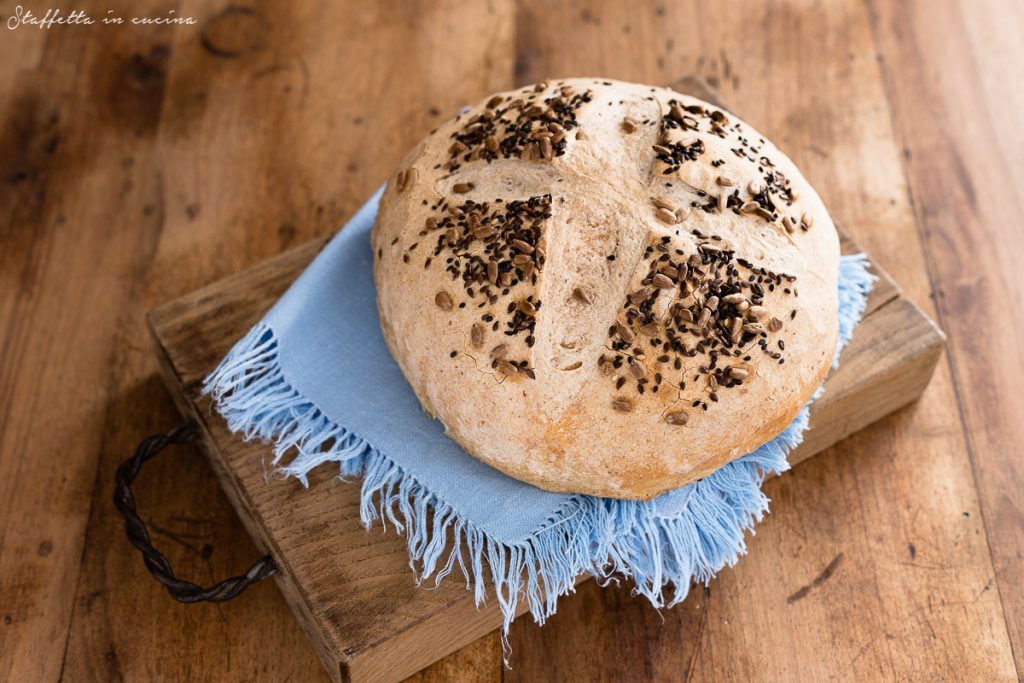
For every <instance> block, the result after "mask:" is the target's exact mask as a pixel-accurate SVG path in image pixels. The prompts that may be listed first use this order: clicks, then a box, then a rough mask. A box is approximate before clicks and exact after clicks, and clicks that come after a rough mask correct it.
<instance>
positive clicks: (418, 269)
mask: <svg viewBox="0 0 1024 683" xmlns="http://www.w3.org/2000/svg"><path fill="white" fill-rule="evenodd" d="M373 249H374V263H375V269H374V270H375V279H376V284H377V293H378V307H379V310H380V314H381V316H380V317H381V325H382V329H383V332H384V337H385V339H386V341H387V343H388V345H389V348H390V349H391V352H392V355H393V356H394V357H395V359H396V361H397V362H398V363H399V365H400V366H401V368H402V370H403V372H404V373H405V375H406V377H407V378H408V380H409V383H410V384H411V385H412V387H413V389H414V390H415V391H416V394H417V396H418V397H419V399H420V401H421V402H422V403H423V405H424V407H425V409H426V410H428V411H429V412H430V413H431V414H433V415H434V416H436V417H437V418H438V419H440V420H441V421H442V422H443V423H444V425H445V427H446V429H447V430H448V433H449V435H450V436H452V438H454V439H455V440H456V441H457V442H458V443H460V444H461V445H462V446H463V447H464V448H465V449H466V450H467V451H468V452H469V453H470V454H472V455H474V456H475V457H478V458H480V459H481V460H483V461H485V462H487V463H489V464H490V465H492V466H493V467H496V468H497V469H499V470H501V471H503V472H505V473H507V474H509V475H510V476H513V477H515V478H518V479H521V480H523V481H526V482H529V483H532V484H534V485H536V486H540V487H542V488H545V489H549V490H555V491H563V492H572V493H587V494H593V495H600V496H610V497H619V498H649V497H652V496H654V495H657V494H658V493H661V492H663V491H666V490H669V489H673V488H677V487H679V486H682V485H684V484H686V483H689V482H692V481H694V480H696V479H699V478H701V477H703V476H706V475H707V474H709V473H710V472H712V471H714V470H715V469H717V468H718V467H720V466H722V465H723V464H725V463H727V462H729V461H730V460H733V459H735V458H737V457H740V456H742V455H744V454H745V453H747V452H750V451H751V450H753V449H754V448H756V447H757V446H758V445H760V444H761V443H764V442H765V441H767V440H769V439H771V438H772V437H774V436H775V435H777V434H778V433H779V432H781V431H782V429H784V428H785V426H786V425H788V424H789V422H791V421H792V419H793V418H794V417H795V415H796V414H797V412H798V411H799V409H800V408H801V407H802V406H803V405H804V404H805V403H806V402H807V401H808V400H809V399H810V397H811V395H812V394H813V392H814V390H815V389H816V388H817V387H818V386H819V385H820V384H821V382H822V380H823V379H824V376H825V373H826V372H827V370H828V367H829V364H830V361H831V359H832V356H833V353H834V351H835V344H836V335H837V294H836V285H837V276H838V260H839V242H838V236H837V234H836V231H835V228H834V225H833V223H832V221H831V219H830V218H829V215H828V212H827V211H826V209H825V207H824V205H823V204H822V202H821V200H820V198H819V197H818V195H817V194H816V193H815V192H814V190H813V188H811V186H810V185H809V184H808V183H807V181H806V180H805V179H804V178H803V176H802V175H801V174H800V173H799V171H798V170H797V169H796V168H795V166H794V165H793V164H792V162H791V161H790V160H789V159H788V158H787V157H786V156H785V155H783V154H782V153H781V152H779V151H778V150H777V149H776V148H775V147H774V145H772V144H771V143H770V142H768V141H766V140H765V139H764V138H763V137H762V136H761V135H760V134H759V133H757V132H756V131H755V130H753V129H752V128H751V127H750V126H749V125H747V124H745V123H743V122H742V121H740V120H738V119H736V118H735V117H734V116H732V114H729V113H727V112H724V111H722V110H720V109H719V108H717V107H714V106H712V105H710V104H707V103H705V102H703V101H701V100H697V99H695V98H692V97H688V96H685V95H681V94H679V93H675V92H673V91H671V90H668V89H665V88H654V87H649V86H644V85H634V84H628V83H621V82H615V81H607V80H592V79H564V80H559V81H551V82H547V83H541V84H538V85H536V86H529V87H527V88H523V89H520V90H516V91H511V92H507V93H500V94H498V95H495V96H492V97H489V98H488V99H487V100H485V101H483V102H481V103H480V104H478V105H477V106H475V107H473V108H471V109H469V110H468V111H466V112H465V113H463V114H461V115H460V116H458V117H456V118H455V119H453V120H451V121H449V122H447V123H445V124H443V125H442V126H440V127H439V128H438V129H437V130H435V131H434V132H432V133H431V134H430V135H429V136H428V137H427V138H426V139H424V140H423V141H422V142H421V143H420V144H419V145H417V146H416V148H415V149H414V150H413V151H412V152H411V153H410V154H409V155H408V156H407V157H406V159H405V160H404V161H403V163H402V166H401V169H400V171H399V172H398V174H397V175H396V177H395V179H394V180H393V181H392V182H390V183H389V186H388V188H387V190H386V191H385V193H384V196H383V198H382V200H381V205H380V212H379V214H378V218H377V223H376V225H375V227H374V234H373Z"/></svg>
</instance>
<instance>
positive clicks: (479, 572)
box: [203, 254, 876, 655]
mask: <svg viewBox="0 0 1024 683" xmlns="http://www.w3.org/2000/svg"><path fill="white" fill-rule="evenodd" d="M868 267H869V263H868V261H867V258H866V257H865V256H864V255H863V254H857V255H852V256H844V257H842V259H841V261H840V275H839V343H838V344H837V349H836V355H835V359H834V361H833V366H836V365H838V361H839V353H840V351H841V350H842V348H843V347H844V346H845V345H846V343H847V342H848V341H849V340H850V338H851V336H852V335H853V330H854V328H855V327H856V325H857V324H858V323H859V322H860V319H861V317H862V316H863V314H864V310H865V308H866V306H867V295H868V293H869V292H870V290H871V287H872V285H873V283H874V281H875V279H876V278H875V276H874V275H872V274H871V273H870V272H869V271H868ZM203 392H204V393H205V394H208V395H210V396H212V398H213V401H214V404H215V405H216V407H217V409H218V411H219V412H220V413H221V414H222V415H223V416H224V418H225V419H226V421H227V424H228V428H229V429H230V430H231V431H233V432H237V433H241V434H242V435H243V436H244V438H245V439H246V440H250V439H254V438H258V439H261V440H263V441H272V442H274V461H273V462H274V464H275V465H278V466H279V469H280V471H281V473H283V474H284V475H286V476H292V477H296V478H297V479H299V481H301V482H302V483H303V485H305V486H308V485H309V482H308V479H307V475H308V474H309V472H310V471H311V470H312V469H313V468H315V467H317V466H319V465H322V464H324V463H328V462H334V463H338V465H339V467H340V474H341V477H342V478H351V477H355V476H361V477H362V488H361V492H360V508H359V512H360V517H361V519H362V522H363V524H364V526H366V527H367V528H369V527H370V526H372V525H373V523H374V522H376V521H378V520H379V521H380V522H381V523H382V524H384V525H385V526H386V523H387V521H390V522H391V523H392V524H394V525H395V528H396V530H397V531H398V532H399V533H403V532H404V533H405V535H406V542H407V545H408V550H409V565H410V567H411V568H412V571H413V574H414V576H415V578H416V581H417V583H420V582H422V581H423V580H425V579H427V578H429V577H431V576H433V577H434V583H435V585H436V584H437V583H439V582H440V581H441V580H442V579H444V578H445V577H446V576H448V575H449V574H451V573H452V571H454V570H455V568H456V566H457V567H458V568H459V570H460V571H461V572H462V575H463V577H464V578H465V580H466V587H467V589H469V590H472V591H473V594H474V597H475V599H476V602H477V604H478V605H479V604H481V603H482V602H484V600H485V598H486V596H487V580H488V579H489V580H490V583H491V584H492V585H493V588H494V592H495V595H496V597H497V600H498V603H499V606H500V608H501V611H502V614H503V616H504V627H503V629H502V643H503V645H504V647H505V650H506V655H507V654H508V643H507V636H508V631H509V627H510V626H511V624H512V620H513V619H514V618H515V615H516V611H517V608H518V605H519V600H520V599H521V597H525V599H526V600H527V603H528V605H529V610H530V613H531V614H532V615H533V618H534V619H535V620H536V621H537V622H538V623H541V624H542V623H544V621H545V620H546V619H547V617H549V616H551V615H553V614H554V613H555V609H556V605H557V601H558V598H559V597H560V596H562V595H565V594H567V593H571V592H573V591H574V590H575V583H576V579H577V577H578V576H579V575H580V574H583V573H585V572H586V573H590V574H592V575H594V576H595V577H597V578H598V579H601V580H603V581H614V580H616V579H617V578H618V577H623V578H629V579H632V580H633V582H634V584H635V588H634V593H636V594H639V595H643V596H644V597H646V598H647V599H648V600H650V601H651V603H652V604H653V605H654V606H655V607H659V608H660V607H671V606H672V605H675V604H677V603H679V602H680V601H682V600H683V599H684V598H685V597H686V595H687V593H688V592H689V589H690V582H691V580H696V581H698V582H703V583H707V582H708V581H710V579H711V578H712V577H713V576H714V575H715V574H716V573H717V572H718V571H719V570H720V569H721V568H722V567H724V566H725V565H727V564H728V565H729V566H732V565H734V564H735V562H736V561H737V559H738V558H739V557H740V556H741V555H743V554H745V553H746V542H745V533H746V532H747V531H751V533H753V526H754V524H755V523H756V522H759V521H760V520H761V519H762V517H763V516H764V513H765V512H767V510H768V498H767V497H766V496H765V495H764V494H763V493H762V492H761V484H762V483H763V482H764V479H765V477H766V476H767V475H769V474H774V473H780V472H784V471H785V470H787V469H789V464H788V462H787V461H786V455H787V454H788V453H789V451H790V450H792V449H793V448H795V447H796V446H797V445H799V444H800V443H801V441H802V440H803V433H804V430H805V429H806V428H807V422H808V415H809V406H810V404H808V406H805V407H804V408H803V409H802V410H801V411H800V413H799V414H798V416H797V418H796V419H795V420H794V421H793V422H792V423H791V424H790V425H789V426H788V427H787V428H786V429H785V430H784V431H783V432H782V433H781V434H779V435H778V436H777V437H775V438H774V439H772V440H771V441H769V442H768V443H766V444H764V445H762V446H761V447H760V448H758V449H757V450H756V451H754V452H753V453H750V454H748V455H746V456H744V457H742V458H740V459H738V460H734V461H733V462H731V463H729V464H727V465H725V466H724V467H722V468H721V469H719V470H717V471H715V472H714V473H712V474H711V475H709V476H708V477H706V478H704V479H702V480H701V481H698V482H695V483H694V484H691V485H690V486H689V487H688V488H689V491H688V499H687V501H686V503H685V507H684V512H683V513H680V514H678V515H675V516H671V517H667V516H663V515H659V514H658V513H657V511H656V509H655V506H653V505H651V504H650V502H649V501H648V502H638V501H625V500H614V499H604V498H594V497H591V496H582V495H581V496H574V497H573V498H571V499H570V501H569V502H568V503H567V504H566V505H564V506H563V507H562V509H561V510H559V511H558V513H556V514H555V515H553V516H552V517H551V518H550V519H549V520H548V521H547V522H546V523H545V524H544V525H543V526H542V527H541V528H540V529H539V530H538V531H537V532H536V533H534V534H533V535H532V536H531V537H530V538H529V539H527V540H526V541H525V542H523V543H520V544H516V545H507V544H504V543H501V542H498V541H495V540H494V539H492V538H490V537H489V536H488V534H487V533H486V532H484V531H483V530H481V529H480V528H478V527H477V526H475V525H474V524H472V523H471V522H468V521H466V520H464V519H462V518H461V516H460V514H459V512H458V510H456V509H454V508H453V507H452V506H450V505H449V504H447V503H446V502H445V501H443V500H440V499H439V498H438V497H437V496H436V495H434V494H433V493H432V492H431V491H429V490H428V489H427V488H426V487H424V486H422V485H421V484H420V483H419V482H418V481H416V479H415V477H413V476H412V475H410V474H408V473H407V472H405V471H403V470H402V468H401V467H400V466H398V465H397V464H396V463H395V462H393V461H392V460H391V459H390V458H389V457H388V456H386V455H385V454H383V453H381V452H380V451H378V450H377V449H375V448H374V447H373V446H372V445H370V444H369V443H368V442H366V441H365V440H364V439H362V438H360V437H359V436H358V435H356V434H353V433H352V432H351V431H349V430H348V429H346V428H345V427H343V426H342V425H339V424H337V423H335V422H333V421H332V420H331V419H329V418H328V417H327V416H326V415H324V414H323V412H322V411H321V410H320V409H319V408H318V407H317V406H316V405H314V404H313V403H312V402H311V401H309V400H308V399H306V398H305V397H304V396H302V395H301V394H300V393H299V392H298V391H297V390H296V389H294V388H293V387H292V386H291V385H290V384H289V383H288V381H287V380H286V379H285V377H284V374H283V372H282V369H281V366H280V364H279V363H278V362H277V339H276V338H275V336H274V333H273V332H272V330H271V329H270V328H268V327H266V326H265V325H263V324H259V325H257V326H256V327H254V328H253V329H252V331H250V332H249V334H248V335H246V336H245V337H244V338H243V339H242V340H240V341H239V342H238V343H237V344H235V346H234V347H233V348H232V350H231V351H230V352H229V353H228V355H227V357H225V358H224V360H223V361H222V362H221V364H220V366H218V368H217V369H216V370H215V371H214V372H213V373H212V374H211V375H210V376H209V377H208V378H207V379H206V382H205V384H204V387H203ZM820 393H821V390H820V389H819V391H818V393H817V394H815V398H817V396H818V395H820ZM812 401H813V399H812ZM292 449H294V450H295V451H296V455H295V457H294V458H293V459H292V460H291V461H290V462H289V463H288V464H287V465H280V463H281V461H282V459H283V458H284V456H285V454H286V453H288V452H289V451H291V450H292ZM428 511H429V512H432V514H428ZM463 550H465V552H463ZM485 560H486V566H485ZM669 584H672V586H673V589H672V590H671V594H670V595H668V596H666V590H665V589H666V587H667V586H668V585H669Z"/></svg>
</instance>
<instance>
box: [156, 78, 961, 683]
mask: <svg viewBox="0 0 1024 683" xmlns="http://www.w3.org/2000/svg"><path fill="white" fill-rule="evenodd" d="M680 87H684V88H686V89H688V90H700V89H701V88H703V86H702V85H701V84H699V83H695V82H690V83H686V84H681V85H680ZM701 94H703V95H704V96H705V97H708V98H711V97H712V94H711V93H706V92H701ZM322 243H323V242H322V240H317V241H315V242H313V243H312V244H310V245H308V246H304V247H300V248H298V249H296V250H293V251H292V252H288V253H286V254H283V255H282V256H279V257H277V258H275V259H272V260H271V261H269V262H268V263H266V264H263V265H260V266H257V267H256V268H254V269H252V270H249V271H245V272H243V273H240V274H238V275H236V276H233V277H231V278H228V279H226V280H224V281H222V282H219V283H215V284H213V285H211V286H208V287H206V288H204V289H202V290H200V291H198V292H196V293H194V294H191V295H187V296H186V297H183V298H182V299H179V300H178V301H175V302H172V303H170V304H168V305H166V306H163V307H161V308H160V309H157V310H156V311H154V312H153V314H152V315H151V325H152V327H153V330H154V336H155V338H156V342H157V345H158V347H159V348H160V350H161V356H162V360H163V363H162V365H163V367H164V371H165V377H166V378H167V380H168V383H169V385H170V386H171V387H172V392H173V393H175V395H176V396H177V397H178V401H179V403H180V405H181V406H182V408H183V409H184V410H185V411H186V412H187V413H188V414H190V415H192V416H193V417H194V418H195V419H197V421H199V422H200V423H201V424H202V425H203V428H204V431H205V432H206V436H207V445H208V451H209V454H210V456H211V459H212V461H213V462H214V463H215V469H216V470H217V472H218V475H219V476H220V477H221V480H222V481H223V482H224V484H225V488H226V489H227V491H228V494H229V497H231V498H232V500H233V502H234V504H235V506H236V508H238V509H239V511H240V515H241V516H242V518H243V519H244V520H245V521H246V524H247V527H248V528H249V529H250V531H252V532H253V533H254V535H255V537H256V538H258V539H260V540H259V541H258V542H259V543H260V544H261V545H262V546H263V547H268V548H270V549H271V550H272V552H274V555H275V557H276V558H278V562H279V566H280V567H281V569H282V572H281V578H280V580H279V584H280V585H281V587H282V590H283V591H284V593H285V596H286V598H287V599H288V601H289V603H290V604H292V605H293V609H294V610H295V612H296V614H297V616H298V617H299V619H300V621H301V622H303V624H304V627H305V628H306V630H307V632H309V633H310V634H311V637H312V638H313V640H314V643H316V644H317V650H318V652H319V653H320V655H321V658H322V659H324V660H325V663H326V664H327V666H328V670H331V671H337V667H338V666H339V665H340V666H341V667H342V668H341V672H340V673H339V674H338V675H340V676H341V677H342V678H351V679H353V680H392V679H394V678H397V677H398V676H399V675H406V674H409V673H413V672H415V671H417V670H418V669H419V668H422V666H424V665H425V664H427V663H430V662H432V661H434V660H436V659H437V658H438V657H440V656H441V655H443V654H446V653H448V652H452V651H455V650H456V649H458V648H459V647H461V646H463V645H465V644H468V643H469V642H472V641H473V640H475V639H476V638H477V637H479V636H480V635H481V634H483V633H486V632H487V631H489V630H492V629H493V628H494V627H495V626H496V625H497V624H498V623H499V617H498V614H497V612H496V610H495V607H494V605H493V604H491V605H489V606H488V607H486V608H484V609H483V610H479V611H477V610H476V609H475V608H474V606H473V605H472V599H471V597H470V595H469V594H468V593H467V592H466V591H465V590H464V587H463V586H462V585H460V584H459V583H458V582H448V583H446V584H444V585H443V586H442V587H441V588H439V589H437V590H435V591H430V592H423V591H421V590H419V589H416V588H415V587H414V586H413V584H412V582H411V581H410V578H409V575H408V568H407V566H406V565H407V562H406V557H405V549H404V541H403V540H402V539H401V538H399V537H398V536H395V535H391V536H388V537H376V536H375V537H371V538H369V539H368V538H367V535H366V533H365V531H364V530H363V529H362V527H361V525H360V524H359V522H358V502H359V501H358V488H357V487H356V486H354V485H343V484H333V485H332V484H330V483H328V482H329V480H330V474H329V473H321V475H320V477H319V478H318V481H317V483H314V484H313V486H312V487H311V490H310V491H308V492H305V493H303V494H302V495H301V496H297V497H292V496H291V493H292V491H293V490H295V489H296V488H297V485H296V484H294V483H290V484H289V483H284V482H273V483H271V484H270V485H267V467H268V466H267V450H268V449H267V447H266V446H264V445H262V444H256V443H249V444H244V443H242V442H240V441H239V440H238V439H237V438H235V437H233V436H232V435H231V434H230V433H229V432H227V430H226V427H225V425H224V424H223V421H222V420H221V419H220V418H219V417H216V416H211V412H210V410H209V406H208V402H207V401H205V400H204V399H202V397H201V396H200V383H201V380H202V378H203V377H204V376H205V375H206V374H208V373H209V372H210V370H211V369H212V368H213V367H214V366H215V364H216V363H217V362H218V361H219V359H220V358H221V357H223V355H224V353H226V351H227V350H228V348H230V345H231V344H233V343H234V341H235V340H236V339H238V338H239V337H241V336H242V335H243V334H244V332H245V331H246V330H247V329H248V328H249V327H250V326H251V325H252V324H253V323H255V322H256V321H257V320H258V319H259V317H260V316H261V315H262V314H263V313H264V312H265V311H266V309H267V308H268V307H269V306H270V305H271V304H272V303H273V301H274V300H275V299H276V298H277V296H279V295H280V293H281V292H282V291H283V290H284V288H286V287H287V285H288V283H290V282H291V281H292V280H293V279H294V278H295V277H296V276H297V275H298V274H299V273H300V272H301V270H302V269H303V268H304V267H305V266H306V264H307V263H308V261H309V260H310V259H311V258H312V257H313V256H315V254H316V253H317V252H318V251H319V249H320V247H321V246H322ZM847 245H848V246H849V241H847ZM880 339H881V340H885V341H886V345H885V350H882V348H881V347H880V345H879V344H878V341H879V340H880ZM941 342H942V337H941V335H940V334H939V333H938V331H937V330H936V329H935V327H934V326H933V325H932V324H931V322H930V321H928V319H927V318H926V317H924V316H923V315H922V314H921V313H920V311H918V310H917V309H916V308H914V307H913V306H912V305H911V304H909V303H908V302H906V301H904V300H901V299H899V298H898V290H897V289H896V287H895V286H894V285H893V284H892V283H891V280H889V279H888V278H887V277H886V276H884V274H883V278H882V284H881V285H880V286H879V288H878V290H877V293H876V295H875V296H874V297H873V298H872V300H871V308H870V310H869V311H868V313H867V315H866V317H865V321H864V323H862V326H861V329H859V330H858V335H857V337H856V338H855V340H854V342H853V343H852V344H851V345H850V347H849V348H848V350H847V352H846V353H845V354H844V357H845V358H846V359H847V361H846V362H844V365H843V367H842V368H840V370H839V371H837V372H835V373H833V375H832V376H831V377H830V378H829V380H828V382H827V386H828V387H829V390H828V391H827V392H826V395H825V397H823V399H822V400H821V402H820V404H819V406H816V408H818V409H820V410H822V411H823V412H822V414H823V415H826V416H835V417H836V419H835V420H834V421H833V422H829V421H824V420H819V419H817V417H815V418H813V423H814V425H815V427H814V428H813V429H812V430H811V435H809V438H808V442H807V446H805V447H803V449H802V450H801V452H800V455H799V456H798V457H797V459H796V460H797V461H799V460H800V459H803V458H805V457H810V456H811V455H813V453H814V452H815V450H814V449H815V448H817V449H818V450H820V449H822V448H825V447H827V446H829V445H831V444H832V443H834V442H835V441H837V440H839V439H841V438H843V437H845V436H846V435H847V434H849V433H850V432H851V431H854V430H856V429H860V428H862V427H863V426H865V425H866V424H869V423H870V422H872V421H874V420H877V419H879V418H881V417H882V416H883V415H885V414H886V413H887V412H890V411H891V410H894V409H896V408H898V407H899V406H901V405H904V404H905V403H907V402H909V401H911V400H913V399H914V398H916V397H917V396H918V395H919V393H920V391H921V390H922V389H923V387H924V385H925V384H926V383H927V380H928V377H929V376H930V374H931V370H932V368H933V367H934V364H935V361H936V358H937V354H938V352H939V350H940V349H941ZM864 399H872V400H871V401H869V402H865V403H862V404H861V403H855V401H863V400H864ZM874 399H878V400H874ZM327 525H329V527H330V530H331V533H330V539H328V540H325V539H324V538H323V535H324V529H325V528H327ZM382 599H383V600H384V601H385V603H386V606H385V603H381V604H378V603H379V601H380V600H382Z"/></svg>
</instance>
